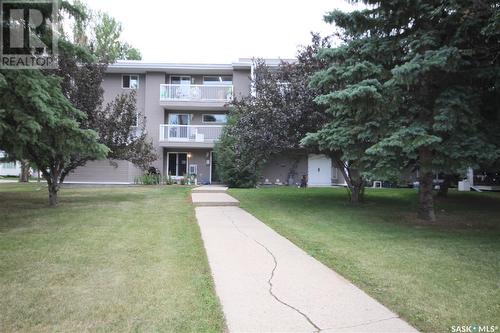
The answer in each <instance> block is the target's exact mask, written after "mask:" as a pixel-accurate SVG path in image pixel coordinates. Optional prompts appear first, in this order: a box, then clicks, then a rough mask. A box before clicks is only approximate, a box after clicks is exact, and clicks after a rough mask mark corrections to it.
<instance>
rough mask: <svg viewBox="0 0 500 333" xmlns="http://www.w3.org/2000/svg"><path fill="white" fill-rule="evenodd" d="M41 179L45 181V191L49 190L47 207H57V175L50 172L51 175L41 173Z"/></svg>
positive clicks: (58, 185) (58, 184)
mask: <svg viewBox="0 0 500 333" xmlns="http://www.w3.org/2000/svg"><path fill="white" fill-rule="evenodd" d="M42 174H43V177H44V178H45V180H46V181H47V189H48V190H49V205H50V206H52V207H55V206H57V204H58V203H59V198H58V196H57V194H58V192H59V188H60V184H61V183H60V182H59V173H58V172H54V170H52V172H51V173H48V172H44V171H42Z"/></svg>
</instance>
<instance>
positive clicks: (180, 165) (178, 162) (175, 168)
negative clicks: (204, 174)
mask: <svg viewBox="0 0 500 333" xmlns="http://www.w3.org/2000/svg"><path fill="white" fill-rule="evenodd" d="M167 155H168V167H167V168H168V173H169V174H170V175H171V176H177V177H181V176H184V175H186V174H187V168H188V165H187V153H167Z"/></svg>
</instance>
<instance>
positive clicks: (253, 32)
mask: <svg viewBox="0 0 500 333" xmlns="http://www.w3.org/2000/svg"><path fill="white" fill-rule="evenodd" d="M86 2H87V4H88V5H89V7H90V8H92V9H94V10H102V11H105V12H107V13H108V14H110V15H111V16H113V17H115V18H116V19H117V20H118V21H120V22H121V23H122V26H123V32H122V38H121V39H122V40H123V41H126V42H128V43H129V44H131V45H133V46H134V47H136V48H138V49H139V50H140V51H141V53H142V58H143V60H144V61H147V62H199V63H225V62H232V61H237V60H238V58H252V57H264V58H282V59H286V58H294V57H295V54H296V51H297V47H298V46H299V45H306V44H308V43H309V42H310V40H311V35H310V32H311V31H313V32H319V33H321V34H322V35H328V34H331V33H332V31H333V28H332V26H331V25H329V24H326V23H325V22H324V21H323V15H324V14H325V13H326V12H328V11H331V10H333V9H341V10H345V11H348V10H351V9H352V6H351V5H349V4H348V3H347V1H345V0H301V1H298V0H288V1H287V0H246V1H242V0H163V1H162V0H142V1H137V0H86Z"/></svg>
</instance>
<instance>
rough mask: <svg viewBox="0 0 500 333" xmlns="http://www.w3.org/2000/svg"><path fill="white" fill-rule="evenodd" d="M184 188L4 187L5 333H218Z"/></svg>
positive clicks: (216, 309) (219, 321)
mask: <svg viewBox="0 0 500 333" xmlns="http://www.w3.org/2000/svg"><path fill="white" fill-rule="evenodd" d="M189 191H190V188H187V187H177V186H168V187H166V186H163V187H114V188H66V189H63V190H62V193H61V196H60V206H59V207H57V208H49V207H48V206H47V204H46V202H47V190H46V188H45V187H43V186H42V185H39V184H1V185H0V295H1V297H0V332H16V331H17V332H63V331H72V332H75V331H101V332H109V331H114V332H130V331H140V332H159V331H161V332H165V331H170V332H220V331H223V330H224V319H223V315H222V312H221V309H220V306H219V303H218V301H217V298H216V296H215V294H214V288H213V283H212V280H211V275H210V272H209V268H208V263H207V259H206V255H205V252H204V249H203V245H202V241H201V238H200V233H199V229H198V226H197V224H196V222H195V217H194V212H193V208H192V206H191V205H190V204H189Z"/></svg>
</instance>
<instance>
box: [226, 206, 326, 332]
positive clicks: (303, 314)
mask: <svg viewBox="0 0 500 333" xmlns="http://www.w3.org/2000/svg"><path fill="white" fill-rule="evenodd" d="M222 214H223V215H225V216H226V217H227V218H228V219H229V220H230V221H231V223H232V224H233V226H234V227H235V228H236V230H238V232H239V233H241V234H242V235H243V236H245V237H247V238H249V239H251V240H252V241H254V242H255V243H257V244H258V245H259V246H261V247H262V248H263V249H264V250H266V252H267V253H268V254H269V255H270V256H271V257H272V258H273V261H274V267H273V269H272V271H271V276H270V277H269V279H268V280H267V283H268V284H269V289H268V292H269V294H270V295H271V296H272V297H273V298H274V299H275V300H276V301H278V302H279V303H281V304H283V305H285V306H286V307H289V308H290V309H292V310H294V311H295V312H297V313H298V314H300V315H301V316H302V317H304V319H306V320H307V322H309V324H311V325H312V326H313V327H314V328H315V329H316V331H314V332H315V333H316V332H321V331H322V329H321V328H320V327H319V326H318V325H316V324H315V323H314V322H313V321H312V320H311V318H309V316H307V315H306V314H305V313H304V312H302V311H300V310H299V309H297V308H296V307H294V306H293V305H291V304H288V303H286V302H285V301H283V300H281V299H280V298H279V297H278V296H276V294H274V292H273V287H274V285H273V282H272V280H273V278H274V273H275V272H276V269H277V268H278V260H277V259H276V256H275V255H274V253H273V252H271V250H269V248H268V247H267V246H265V245H264V244H262V243H261V242H259V241H258V240H256V239H255V238H253V237H250V236H249V235H248V234H247V233H245V232H244V231H243V230H241V229H240V228H239V227H238V226H237V225H236V223H235V221H234V220H233V218H232V217H231V216H229V215H228V214H226V212H225V211H224V209H222Z"/></svg>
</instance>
